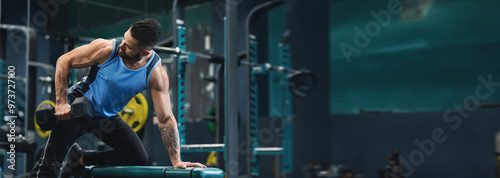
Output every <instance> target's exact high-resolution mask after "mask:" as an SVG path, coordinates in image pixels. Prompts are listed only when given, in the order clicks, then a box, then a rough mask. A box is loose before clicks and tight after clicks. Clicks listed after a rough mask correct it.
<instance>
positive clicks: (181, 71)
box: [176, 25, 186, 145]
mask: <svg viewBox="0 0 500 178" xmlns="http://www.w3.org/2000/svg"><path fill="white" fill-rule="evenodd" d="M185 31H186V29H185V27H184V26H182V25H178V26H177V47H178V48H179V49H181V50H182V51H185V50H186V38H185V35H186V34H185ZM176 58H177V126H178V129H179V140H180V145H185V144H186V107H185V105H186V76H185V74H186V63H185V62H183V61H182V60H181V56H180V55H177V57H176Z"/></svg>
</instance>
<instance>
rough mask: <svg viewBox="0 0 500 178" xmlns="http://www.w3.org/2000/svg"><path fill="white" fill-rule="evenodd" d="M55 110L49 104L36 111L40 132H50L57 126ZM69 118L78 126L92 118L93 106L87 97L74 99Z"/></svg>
mask: <svg viewBox="0 0 500 178" xmlns="http://www.w3.org/2000/svg"><path fill="white" fill-rule="evenodd" d="M55 110H56V109H55V108H54V107H53V106H52V105H51V104H44V105H42V106H40V108H38V109H37V110H36V112H35V116H36V123H37V124H38V126H40V128H41V129H42V130H46V131H47V130H52V129H53V128H54V126H55V125H56V124H57V122H58V119H57V118H56V115H55ZM71 118H72V119H74V120H75V121H77V122H78V123H80V124H85V123H88V122H89V121H90V120H92V118H94V105H93V104H92V102H91V101H90V100H89V99H88V98H87V97H84V96H83V97H78V98H76V99H75V101H74V102H73V104H71Z"/></svg>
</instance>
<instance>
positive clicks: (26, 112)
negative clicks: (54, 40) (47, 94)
mask: <svg viewBox="0 0 500 178" xmlns="http://www.w3.org/2000/svg"><path fill="white" fill-rule="evenodd" d="M27 6H28V10H27V12H26V18H27V20H26V23H27V24H26V30H25V32H26V74H25V75H26V88H25V91H24V92H25V93H26V94H25V101H24V118H25V120H28V119H29V118H30V117H29V116H30V115H31V114H29V113H28V100H29V98H30V97H31V96H28V95H29V88H30V84H29V82H28V81H29V71H30V68H29V65H30V64H29V63H30V55H32V54H30V37H31V34H30V32H31V31H30V29H31V28H30V20H31V18H30V13H31V0H28V5H27ZM35 35H36V34H35ZM23 131H24V133H28V122H24V128H23Z"/></svg>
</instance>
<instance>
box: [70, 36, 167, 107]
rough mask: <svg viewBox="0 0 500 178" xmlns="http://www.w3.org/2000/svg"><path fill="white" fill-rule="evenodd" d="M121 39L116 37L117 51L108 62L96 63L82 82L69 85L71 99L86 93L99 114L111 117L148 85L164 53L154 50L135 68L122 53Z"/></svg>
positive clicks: (114, 44)
mask: <svg viewBox="0 0 500 178" xmlns="http://www.w3.org/2000/svg"><path fill="white" fill-rule="evenodd" d="M121 42H122V39H118V40H117V39H115V40H113V53H112V54H111V56H110V57H109V58H108V59H107V60H106V62H104V63H103V64H100V65H96V66H92V67H91V69H90V72H89V74H88V75H87V77H84V78H83V79H82V82H79V83H78V84H77V85H76V86H72V87H71V88H70V89H68V100H70V103H72V102H73V100H74V98H76V97H79V95H82V94H83V96H86V97H87V98H88V99H89V100H90V101H92V104H94V114H95V116H97V117H111V116H115V115H116V114H118V112H120V111H121V110H123V108H124V107H125V106H126V105H127V103H128V102H129V101H130V99H132V98H133V97H134V96H135V95H137V94H138V93H140V92H141V91H143V90H145V89H147V88H148V84H149V79H150V78H151V74H152V70H153V69H154V68H155V67H156V66H157V65H158V64H159V63H160V62H161V59H160V57H159V56H158V54H156V53H155V52H154V51H153V55H152V56H151V58H150V59H149V60H148V63H147V64H146V65H144V66H143V67H141V68H139V69H136V70H131V69H129V68H127V67H126V66H125V64H124V63H123V59H122V58H121V57H120V56H118V48H119V47H118V46H119V45H120V44H121ZM75 87H76V88H75Z"/></svg>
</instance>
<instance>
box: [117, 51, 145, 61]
mask: <svg viewBox="0 0 500 178" xmlns="http://www.w3.org/2000/svg"><path fill="white" fill-rule="evenodd" d="M118 55H119V56H120V57H122V58H123V59H126V60H132V61H140V60H141V55H139V53H137V54H136V55H133V56H130V55H127V54H126V53H125V52H122V53H121V55H120V53H118Z"/></svg>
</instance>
